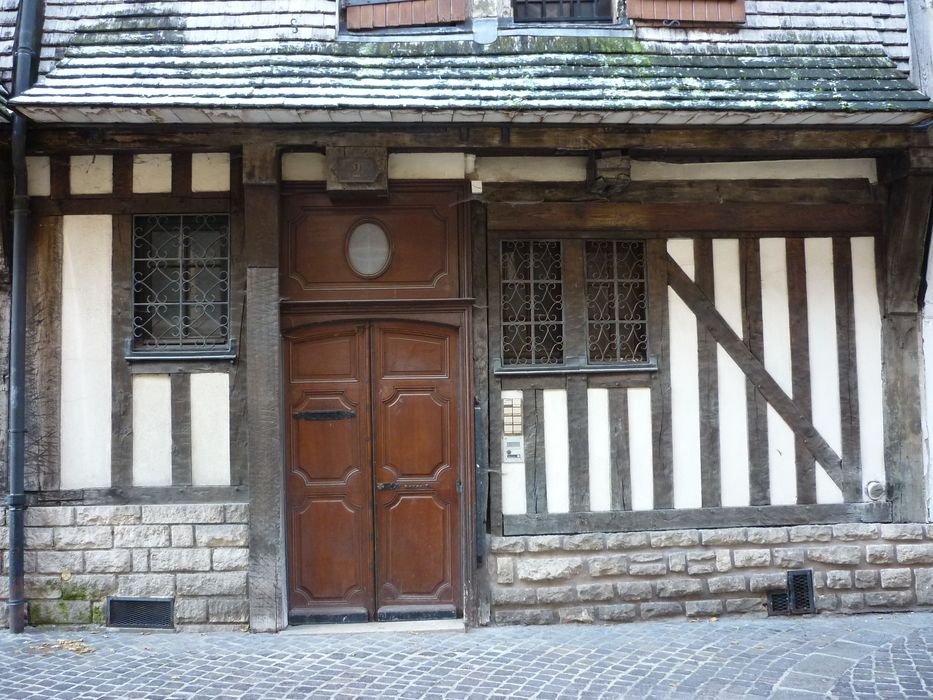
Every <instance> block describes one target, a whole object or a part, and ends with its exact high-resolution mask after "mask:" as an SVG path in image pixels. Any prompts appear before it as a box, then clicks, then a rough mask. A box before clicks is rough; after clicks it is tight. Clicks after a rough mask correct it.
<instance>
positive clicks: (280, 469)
mask: <svg viewBox="0 0 933 700" xmlns="http://www.w3.org/2000/svg"><path fill="white" fill-rule="evenodd" d="M246 299H247V302H246V317H247V337H246V345H247V353H248V354H247V357H246V383H247V394H248V397H249V398H248V406H247V425H248V428H247V433H248V437H249V442H248V445H249V446H248V448H247V453H248V456H249V512H250V518H249V539H250V546H249V621H250V629H251V630H253V631H254V632H274V631H276V630H279V629H282V628H283V627H284V626H285V605H284V596H285V590H284V588H285V573H284V572H285V533H284V526H283V523H284V519H285V504H284V488H285V484H284V471H285V469H284V455H283V449H284V448H283V437H282V436H283V423H282V389H281V386H282V369H281V357H280V355H281V350H280V340H281V338H280V332H279V271H278V268H275V267H272V268H250V269H249V270H247V273H246Z"/></svg>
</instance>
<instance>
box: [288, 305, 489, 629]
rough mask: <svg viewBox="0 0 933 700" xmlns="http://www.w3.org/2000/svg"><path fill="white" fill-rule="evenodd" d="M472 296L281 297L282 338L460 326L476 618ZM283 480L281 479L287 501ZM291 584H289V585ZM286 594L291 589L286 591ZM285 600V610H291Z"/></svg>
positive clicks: (466, 604) (469, 573) (466, 519)
mask: <svg viewBox="0 0 933 700" xmlns="http://www.w3.org/2000/svg"><path fill="white" fill-rule="evenodd" d="M472 305H473V300H472V299H448V300H425V301H395V300H389V301H367V302H281V303H280V314H281V315H280V324H281V325H280V328H281V336H282V339H283V341H284V339H285V338H286V337H288V336H290V335H291V334H294V333H296V332H299V331H301V330H303V329H306V328H308V327H309V326H320V325H323V324H329V323H338V322H368V321H409V322H417V323H427V324H435V325H440V326H448V327H453V328H456V329H457V337H458V347H457V363H458V370H457V379H458V387H459V388H458V396H457V403H458V406H459V409H458V412H459V416H458V427H459V429H460V430H459V435H460V444H459V454H460V459H459V464H458V465H457V475H458V478H459V479H460V482H461V483H462V484H463V492H462V493H461V494H460V496H461V498H460V540H461V541H460V562H459V566H460V586H461V600H462V606H463V619H464V620H465V621H468V622H473V623H475V621H476V615H477V609H478V605H477V602H478V598H477V593H478V591H477V569H476V567H475V565H474V562H476V561H477V559H476V496H475V469H474V468H473V467H472V465H475V464H476V455H475V435H474V421H473V395H474V391H473V356H472V347H473V324H472ZM284 353H285V343H284V342H281V343H280V358H281V363H282V364H281V367H282V375H281V387H282V391H281V392H280V396H281V402H282V407H281V410H282V415H283V418H284V417H285V416H286V411H285V406H284V401H285V398H286V397H285V394H286V392H285V391H284V387H285V386H286V385H287V383H288V377H286V376H285V357H284ZM284 448H285V444H284V440H283V458H282V478H283V479H285V475H286V473H287V470H288V451H287V449H284ZM284 485H285V482H284V481H283V493H282V496H283V501H284V498H285V492H284ZM282 537H283V540H284V554H285V561H288V558H289V556H290V555H289V546H290V544H289V542H288V536H287V532H286V530H285V529H283V532H282ZM286 588H287V587H286ZM283 594H284V595H286V596H287V592H286V591H283ZM288 604H289V602H288V600H285V610H286V611H287V610H288Z"/></svg>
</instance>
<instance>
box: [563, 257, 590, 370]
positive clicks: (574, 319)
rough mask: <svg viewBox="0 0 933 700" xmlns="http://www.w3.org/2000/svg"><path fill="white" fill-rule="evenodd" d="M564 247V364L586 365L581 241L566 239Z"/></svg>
mask: <svg viewBox="0 0 933 700" xmlns="http://www.w3.org/2000/svg"><path fill="white" fill-rule="evenodd" d="M563 246H564V299H563V301H564V364H565V365H567V366H568V367H577V366H583V365H585V364H586V362H587V360H586V345H587V337H588V329H587V323H586V265H585V256H584V253H583V250H584V249H583V246H584V242H583V241H582V240H579V239H567V240H564V241H563Z"/></svg>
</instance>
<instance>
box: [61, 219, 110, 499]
mask: <svg viewBox="0 0 933 700" xmlns="http://www.w3.org/2000/svg"><path fill="white" fill-rule="evenodd" d="M112 239H113V221H112V218H111V217H110V216H65V217H63V221H62V319H61V326H62V327H61V333H62V338H61V343H62V357H61V363H62V379H61V381H62V385H61V409H60V417H61V487H62V488H63V489H81V488H106V487H109V486H110V482H111V477H110V446H111V396H110V394H111V392H110V386H111V383H110V382H111V363H112V360H111V358H112V347H111V294H112V292H111V256H112V253H111V251H112Z"/></svg>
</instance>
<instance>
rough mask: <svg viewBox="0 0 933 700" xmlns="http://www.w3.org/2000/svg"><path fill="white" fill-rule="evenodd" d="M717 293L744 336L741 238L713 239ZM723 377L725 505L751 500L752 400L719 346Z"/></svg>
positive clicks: (722, 480)
mask: <svg viewBox="0 0 933 700" xmlns="http://www.w3.org/2000/svg"><path fill="white" fill-rule="evenodd" d="M713 295H714V297H715V304H716V309H717V310H718V311H719V313H720V314H722V317H723V318H724V319H725V320H726V323H728V324H729V327H730V328H731V329H732V330H733V331H735V334H736V335H737V336H739V337H740V338H741V337H742V282H741V275H740V270H739V242H738V240H737V239H717V240H714V241H713ZM716 366H717V375H718V381H719V455H720V457H719V481H720V493H721V494H722V505H723V506H747V505H749V504H750V503H751V494H750V485H749V470H748V404H747V397H746V393H745V386H746V385H745V374H744V373H743V372H742V370H741V369H739V366H738V365H737V364H735V362H734V361H733V359H732V358H731V357H730V356H729V353H727V352H726V351H725V350H723V349H722V347H721V346H719V345H717V346H716Z"/></svg>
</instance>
